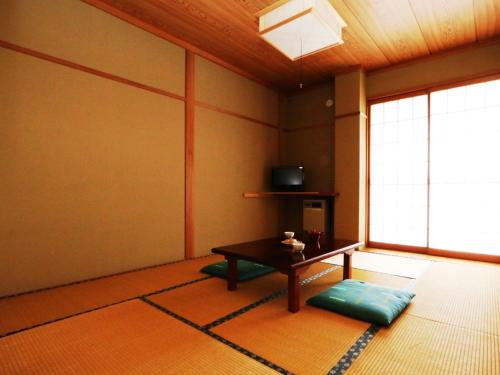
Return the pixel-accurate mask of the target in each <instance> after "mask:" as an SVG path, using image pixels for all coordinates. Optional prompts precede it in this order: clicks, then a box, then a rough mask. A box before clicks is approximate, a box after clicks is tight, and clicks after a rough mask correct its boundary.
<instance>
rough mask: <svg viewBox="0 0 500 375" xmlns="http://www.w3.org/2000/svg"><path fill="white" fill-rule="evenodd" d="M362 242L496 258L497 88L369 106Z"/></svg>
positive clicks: (499, 189)
mask: <svg viewBox="0 0 500 375" xmlns="http://www.w3.org/2000/svg"><path fill="white" fill-rule="evenodd" d="M369 189H370V190H369V202H370V206H369V224H370V225H369V240H370V242H371V243H385V244H398V245H406V246H410V247H423V248H433V249H441V250H452V251H464V252H469V253H483V254H495V255H500V80H492V81H488V82H483V83H477V84H471V85H466V86H461V87H456V88H451V89H446V90H439V91H437V90H436V91H430V92H429V93H428V94H423V95H417V96H414V97H409V98H404V99H398V100H390V101H386V102H383V103H377V104H372V105H371V106H370V175H369Z"/></svg>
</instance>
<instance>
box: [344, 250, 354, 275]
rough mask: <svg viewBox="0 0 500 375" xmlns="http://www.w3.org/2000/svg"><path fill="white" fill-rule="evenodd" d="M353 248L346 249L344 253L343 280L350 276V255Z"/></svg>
mask: <svg viewBox="0 0 500 375" xmlns="http://www.w3.org/2000/svg"><path fill="white" fill-rule="evenodd" d="M353 252H354V251H353V250H349V251H346V252H345V253H344V280H345V279H351V278H352V262H351V257H352V254H353Z"/></svg>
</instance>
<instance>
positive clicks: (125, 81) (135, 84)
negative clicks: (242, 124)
mask: <svg viewBox="0 0 500 375" xmlns="http://www.w3.org/2000/svg"><path fill="white" fill-rule="evenodd" d="M0 47H2V48H5V49H9V50H12V51H16V52H19V53H23V54H25V55H28V56H32V57H35V58H38V59H41V60H45V61H49V62H52V63H55V64H59V65H63V66H66V67H68V68H72V69H75V70H79V71H82V72H85V73H89V74H93V75H96V76H99V77H101V78H106V79H110V80H112V81H115V82H119V83H123V84H125V85H129V86H133V87H135V88H139V89H141V90H146V91H149V92H153V93H155V94H158V95H162V96H166V97H169V98H172V99H177V100H181V101H185V98H184V96H182V95H178V94H175V93H173V92H169V91H167V90H163V89H159V88H157V87H153V86H149V85H145V84H143V83H140V82H136V81H132V80H130V79H127V78H123V77H120V76H117V75H114V74H111V73H107V72H103V71H101V70H98V69H94V68H91V67H88V66H85V65H81V64H78V63H74V62H72V61H69V60H65V59H61V58H59V57H55V56H51V55H48V54H46V53H43V52H38V51H35V50H32V49H29V48H25V47H21V46H18V45H16V44H13V43H10V42H6V41H4V40H0ZM188 54H190V55H193V56H194V55H195V54H194V53H193V52H190V51H188V50H186V56H187V55H188ZM185 74H186V76H187V71H186V73H185ZM186 82H187V77H186ZM193 105H198V106H200V107H204V108H207V109H210V110H212V111H216V112H220V113H224V114H226V115H230V116H234V117H237V118H240V119H243V120H247V121H250V122H253V123H256V124H259V125H263V126H267V127H270V128H274V129H278V128H279V125H274V124H271V123H268V122H265V121H261V120H258V119H255V118H252V117H249V116H246V115H242V114H239V113H237V112H233V111H230V110H227V109H224V108H221V107H217V106H214V105H212V104H209V103H205V102H201V101H194V99H193Z"/></svg>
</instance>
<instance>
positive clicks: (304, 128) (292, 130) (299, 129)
mask: <svg viewBox="0 0 500 375" xmlns="http://www.w3.org/2000/svg"><path fill="white" fill-rule="evenodd" d="M333 127H335V124H333V123H327V124H312V125H304V126H299V127H296V128H287V129H283V131H284V132H285V133H293V132H298V131H304V130H313V129H321V128H333Z"/></svg>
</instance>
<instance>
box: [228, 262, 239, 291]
mask: <svg viewBox="0 0 500 375" xmlns="http://www.w3.org/2000/svg"><path fill="white" fill-rule="evenodd" d="M226 260H227V290H236V284H237V283H238V263H237V259H236V258H232V257H226Z"/></svg>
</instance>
